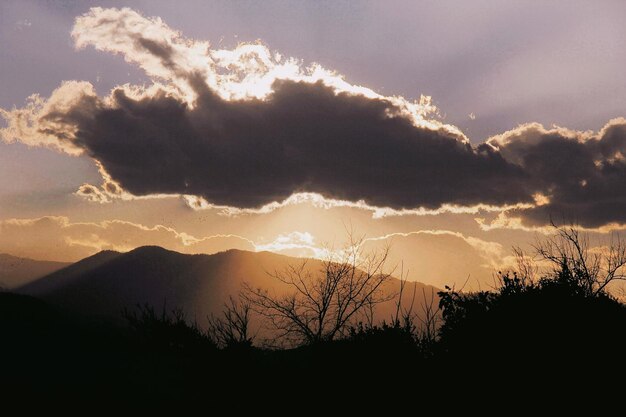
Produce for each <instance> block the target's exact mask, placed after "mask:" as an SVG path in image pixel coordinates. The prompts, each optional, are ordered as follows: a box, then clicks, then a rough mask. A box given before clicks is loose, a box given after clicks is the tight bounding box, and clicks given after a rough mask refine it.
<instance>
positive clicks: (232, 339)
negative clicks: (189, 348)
mask: <svg viewBox="0 0 626 417" xmlns="http://www.w3.org/2000/svg"><path fill="white" fill-rule="evenodd" d="M250 311H251V309H250V302H249V301H248V300H246V299H244V298H241V297H240V298H239V299H235V298H233V297H232V296H230V297H229V298H228V302H226V303H224V310H223V311H222V315H221V316H215V315H211V316H210V317H209V327H208V329H207V331H208V334H209V336H210V337H211V339H212V340H213V341H214V342H215V343H217V345H218V346H220V347H225V348H235V347H250V346H252V340H253V337H252V336H251V335H250Z"/></svg>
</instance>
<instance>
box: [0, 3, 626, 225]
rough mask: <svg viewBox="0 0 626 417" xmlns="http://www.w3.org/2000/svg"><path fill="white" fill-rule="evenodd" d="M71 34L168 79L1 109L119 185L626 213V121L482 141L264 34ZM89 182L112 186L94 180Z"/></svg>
mask: <svg viewBox="0 0 626 417" xmlns="http://www.w3.org/2000/svg"><path fill="white" fill-rule="evenodd" d="M120 22H121V23H120ZM124 22H126V23H124ZM73 36H74V37H75V40H76V42H77V45H78V46H86V45H93V46H95V47H96V48H97V49H101V50H105V51H109V52H113V53H121V54H123V55H124V56H125V58H126V60H127V61H129V62H133V63H136V64H138V65H140V66H141V67H142V68H143V69H144V70H145V71H146V72H147V73H148V74H149V75H150V76H152V77H153V78H155V79H157V80H159V82H163V83H164V84H156V83H155V85H153V86H151V87H148V88H134V87H129V86H123V87H119V88H116V89H115V90H113V92H112V93H111V95H110V96H108V97H105V98H100V97H98V96H97V95H96V94H95V92H94V91H93V87H91V86H90V85H89V84H88V83H78V82H70V83H66V84H65V85H64V86H63V87H61V88H60V89H59V90H57V91H56V92H55V93H54V94H53V96H52V97H51V98H50V99H49V100H48V101H47V102H45V103H35V104H33V106H31V107H28V108H25V109H17V110H14V111H11V112H6V111H5V112H3V115H4V116H5V117H6V118H7V119H9V129H7V130H5V132H4V134H3V136H4V137H5V139H6V138H7V137H8V138H9V140H11V139H15V138H19V139H20V140H22V141H25V142H27V143H30V144H39V145H41V144H44V145H48V146H57V147H60V148H62V149H65V150H66V151H72V152H76V151H83V152H86V153H87V154H89V155H90V156H92V157H93V158H94V159H96V160H97V161H98V162H99V163H100V164H101V167H102V170H103V174H104V175H105V177H107V181H106V182H107V183H110V185H109V186H106V187H105V188H104V189H103V190H104V192H105V193H112V192H114V193H117V194H119V193H121V192H122V191H121V190H120V189H119V187H122V188H123V189H124V190H126V191H129V192H130V193H132V194H135V195H149V194H187V195H196V196H201V197H203V198H204V199H206V200H207V201H208V202H210V203H213V204H216V205H227V206H234V207H238V208H255V207H259V206H262V205H264V204H267V203H271V202H273V201H278V200H284V199H286V198H287V197H289V196H290V195H291V194H293V193H296V192H314V193H319V194H321V195H323V196H325V197H329V198H335V199H342V200H349V201H358V200H363V201H365V202H366V203H367V204H369V205H371V206H378V207H391V208H394V209H403V208H408V209H410V208H416V207H428V208H437V207H440V206H441V205H443V204H452V205H461V206H468V205H475V204H479V203H483V204H489V205H505V204H516V203H526V204H529V203H530V204H532V203H533V202H534V201H535V200H537V201H538V202H542V203H543V204H541V205H537V206H536V207H535V208H532V209H525V210H524V211H522V212H521V214H520V215H521V216H523V217H525V218H526V220H527V221H530V222H542V223H545V222H546V221H547V219H548V218H549V216H550V215H554V216H563V217H566V218H571V219H573V220H577V221H579V222H581V223H583V224H585V225H600V224H606V223H608V222H626V193H625V192H624V191H626V162H625V158H624V155H625V154H626V149H625V143H626V121H625V120H623V119H622V120H616V121H613V122H611V123H610V124H609V125H607V127H605V128H604V129H603V130H602V131H601V132H600V133H598V134H597V135H594V134H591V133H580V132H571V131H567V130H565V129H552V130H546V129H544V128H543V127H542V126H540V125H536V124H532V125H526V126H521V127H519V128H517V129H515V130H513V131H510V132H506V133H504V134H503V135H500V136H498V137H495V138H492V139H490V140H489V141H488V142H487V143H483V144H480V145H478V146H472V145H471V144H470V143H469V142H468V141H467V140H466V138H465V137H464V136H463V135H462V134H461V133H460V132H459V131H458V130H456V129H455V128H453V127H450V126H445V125H443V124H441V123H438V122H428V121H426V120H424V119H423V118H422V117H421V116H422V115H421V114H419V112H418V111H416V110H412V109H413V107H411V106H412V105H413V103H409V102H408V101H406V100H404V99H402V98H399V97H383V96H380V95H377V94H376V93H374V92H372V91H371V90H367V91H365V90H366V89H363V88H361V87H355V86H351V85H349V84H347V83H346V82H345V81H343V80H342V79H341V78H340V77H338V76H336V75H333V74H332V73H329V72H324V70H323V69H320V68H317V69H315V68H314V69H313V70H306V71H305V70H302V69H300V68H299V67H298V66H297V65H296V64H294V62H293V61H280V60H277V59H275V58H274V55H273V54H272V53H271V52H269V50H268V49H267V48H265V47H264V46H262V45H258V44H255V45H240V46H238V47H237V48H236V49H234V50H232V51H224V50H222V51H212V50H210V49H209V48H208V44H205V43H197V42H194V41H191V40H186V39H183V38H181V36H180V34H179V33H177V32H175V31H172V30H171V29H169V28H168V27H167V26H166V25H165V24H164V23H163V22H162V21H160V20H158V19H148V18H144V17H143V16H141V15H139V14H137V13H136V12H134V11H132V10H129V9H122V10H118V9H99V8H95V9H92V10H91V11H90V12H89V13H88V14H86V15H84V16H82V17H79V18H78V19H77V23H76V26H75V28H74V31H73ZM294 68H295V69H294ZM314 70H317V72H318V73H321V74H322V75H320V76H314V75H311V74H314V73H315V71H314ZM277 74H278V75H277ZM280 74H283V75H280ZM284 74H287V75H284ZM281 77H282V78H281ZM250 85H254V86H255V88H257V87H258V88H260V89H261V90H263V88H265V87H267V91H265V92H263V93H261V94H258V91H257V90H255V89H250V88H249V87H250ZM264 86H265V87H264ZM243 90H245V94H240V95H238V94H239V93H240V92H241V91H243ZM238 97H243V98H238ZM24 120H29V121H28V123H26V125H24ZM0 133H1V132H0ZM42 138H43V139H42ZM109 176H110V178H109ZM118 184H119V186H118ZM105 185H106V184H105ZM107 187H109V188H110V187H113V188H115V189H114V190H110V189H108V188H107ZM79 194H81V195H84V196H85V197H87V198H90V199H92V200H101V199H102V198H100V197H101V196H104V197H105V198H106V195H104V194H103V192H101V191H99V190H98V189H97V188H95V187H92V186H84V187H82V188H81V190H80V191H79ZM539 195H541V196H543V197H541V198H537V197H538V196H539Z"/></svg>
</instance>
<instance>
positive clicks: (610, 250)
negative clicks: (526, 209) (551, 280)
mask: <svg viewBox="0 0 626 417" xmlns="http://www.w3.org/2000/svg"><path fill="white" fill-rule="evenodd" d="M553 226H554V227H555V228H556V232H557V233H556V234H555V235H554V236H552V237H549V238H546V239H545V240H543V241H541V242H539V243H537V244H536V245H535V249H536V251H537V254H538V255H539V256H540V257H541V258H543V259H544V260H547V261H549V262H550V263H552V264H553V265H554V269H555V272H557V273H561V274H563V273H566V274H569V276H570V277H571V278H572V279H574V280H575V282H576V284H577V285H579V286H580V287H581V288H582V289H583V291H584V292H585V294H586V295H589V296H594V295H598V294H600V293H602V292H605V291H606V289H607V286H608V285H609V284H611V283H612V282H616V281H625V280H626V245H625V244H624V241H623V240H622V239H621V238H620V237H619V236H617V235H613V236H612V237H611V241H610V242H609V244H608V246H607V247H601V248H593V250H592V249H591V248H590V246H589V238H588V236H586V235H584V234H582V233H581V231H580V229H579V228H577V227H575V226H569V227H557V226H556V225H555V224H553Z"/></svg>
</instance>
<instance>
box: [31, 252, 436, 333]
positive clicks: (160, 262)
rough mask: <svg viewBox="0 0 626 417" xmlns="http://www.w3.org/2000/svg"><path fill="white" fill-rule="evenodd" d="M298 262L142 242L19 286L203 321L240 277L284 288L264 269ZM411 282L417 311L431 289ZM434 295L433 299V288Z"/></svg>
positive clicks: (99, 309)
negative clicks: (197, 252)
mask: <svg viewBox="0 0 626 417" xmlns="http://www.w3.org/2000/svg"><path fill="white" fill-rule="evenodd" d="M302 262H303V260H302V259H298V258H292V257H288V256H283V255H278V254H274V253H270V252H248V251H241V250H234V249H233V250H229V251H226V252H220V253H217V254H213V255H186V254H181V253H178V252H173V251H169V250H166V249H163V248H161V247H157V246H144V247H140V248H137V249H135V250H133V251H130V252H127V253H119V252H112V251H105V252H100V253H98V254H96V255H94V256H91V257H89V258H86V259H83V260H82V261H79V262H77V263H75V264H73V265H71V266H69V267H67V268H64V269H62V270H60V271H57V272H54V273H52V274H50V275H48V276H46V277H44V278H41V279H39V280H37V281H36V282H33V283H31V284H29V285H26V286H24V287H22V288H20V289H19V292H20V293H23V294H28V295H33V296H36V297H40V298H42V299H44V300H46V301H48V302H50V303H51V304H53V305H58V306H62V307H64V308H67V309H70V310H74V311H78V312H80V313H85V314H92V315H98V316H106V317H116V318H119V317H120V313H121V311H122V310H123V309H124V308H128V307H131V308H132V307H134V306H135V305H137V304H149V305H152V306H154V307H156V308H157V309H161V307H162V306H163V305H164V304H165V305H166V307H167V309H171V308H175V307H176V308H181V309H182V310H183V311H184V312H185V313H186V314H187V316H188V317H189V318H191V319H192V320H193V319H194V318H195V319H196V320H197V322H198V324H199V325H200V326H204V324H205V323H206V317H207V315H210V314H211V313H220V312H221V310H222V306H223V303H224V302H225V301H226V300H227V299H228V296H230V295H237V294H238V292H239V290H240V289H241V286H242V284H243V283H244V282H247V283H249V284H250V285H251V286H253V287H260V288H264V289H268V290H271V291H276V292H281V291H284V289H285V286H284V284H280V283H279V282H278V281H277V280H276V279H275V278H273V277H272V276H270V275H269V273H272V272H274V271H281V270H283V269H285V268H286V267H287V266H289V265H294V264H299V263H302ZM306 268H307V269H310V270H311V271H312V272H317V271H319V270H321V269H322V262H321V261H319V260H314V259H309V260H307V261H306ZM414 285H415V286H417V288H416V289H417V291H416V302H415V311H416V312H420V311H421V306H422V303H423V302H424V293H425V294H426V295H427V299H428V301H430V300H431V294H432V293H436V291H437V289H435V288H434V287H430V286H426V285H424V284H421V283H410V284H409V285H408V286H407V289H406V290H405V297H409V296H412V294H413V286H414ZM398 289H399V281H398V280H396V279H393V280H392V281H390V282H389V283H388V284H387V285H386V287H385V289H384V290H385V291H386V292H387V293H389V294H394V293H396V292H397V291H398ZM422 289H423V290H424V291H422ZM434 297H435V301H434V302H435V305H436V303H437V301H438V299H437V296H436V294H435V296H434ZM407 303H408V301H407ZM394 311H395V305H394V301H389V302H386V303H384V305H381V306H379V308H378V309H377V314H376V317H377V318H378V319H380V320H382V319H389V318H390V317H391V315H392V314H393V312H394Z"/></svg>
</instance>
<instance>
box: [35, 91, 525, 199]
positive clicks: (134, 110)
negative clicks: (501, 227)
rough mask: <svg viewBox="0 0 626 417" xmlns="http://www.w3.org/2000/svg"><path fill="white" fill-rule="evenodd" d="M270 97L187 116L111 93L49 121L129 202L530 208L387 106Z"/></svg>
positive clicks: (506, 177) (459, 150) (438, 133)
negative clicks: (309, 201) (297, 196)
mask: <svg viewBox="0 0 626 417" xmlns="http://www.w3.org/2000/svg"><path fill="white" fill-rule="evenodd" d="M273 90H274V91H273V93H272V94H271V95H270V96H269V97H267V98H266V99H264V100H257V99H249V100H240V101H226V100H223V99H221V98H220V97H218V96H217V95H216V94H214V93H213V92H212V91H210V90H209V89H208V88H206V87H205V88H204V89H203V90H202V91H197V93H198V99H197V100H196V102H195V104H194V106H193V107H191V106H188V105H187V104H186V103H185V102H183V101H181V100H180V99H177V98H175V97H173V96H171V95H167V94H165V93H164V92H158V93H155V94H154V95H150V96H146V97H143V98H140V99H134V98H131V97H129V96H128V95H127V94H126V92H125V91H124V90H123V89H118V90H117V91H115V92H114V93H113V94H112V99H113V103H111V104H110V105H108V106H105V105H103V104H102V103H97V102H94V100H93V97H91V96H86V97H85V98H84V100H79V101H77V102H76V105H75V107H74V108H72V109H69V110H67V111H66V112H65V114H60V113H57V112H53V113H51V114H49V115H48V116H46V117H48V118H54V120H55V121H57V122H59V121H62V123H61V124H62V125H63V126H64V129H65V128H66V126H68V125H72V126H74V128H75V134H74V136H75V137H74V138H73V139H72V143H73V144H74V145H75V146H79V147H80V148H82V149H84V150H85V151H86V152H87V153H88V154H89V155H91V156H92V157H93V158H95V159H97V160H98V161H100V163H101V164H102V166H103V167H104V169H105V170H106V171H107V172H108V173H109V174H110V175H111V177H112V179H113V180H115V181H117V182H118V183H119V184H120V185H121V186H122V187H123V188H124V189H126V190H128V191H130V192H131V193H133V194H136V195H146V194H153V193H181V194H194V195H199V196H202V197H204V198H205V199H206V200H208V201H209V202H211V203H215V204H220V205H229V206H236V207H240V208H242V207H243V208H251V207H257V206H260V205H263V204H266V203H270V202H272V201H276V200H282V199H285V198H287V197H288V196H290V195H291V194H292V193H294V192H298V191H306V192H317V193H320V194H322V195H324V196H326V197H332V198H338V199H346V200H351V201H356V200H361V199H363V200H365V201H366V202H367V203H368V204H371V205H376V206H390V207H392V208H413V207H417V206H426V207H438V206H440V205H441V204H444V203H453V204H461V205H471V204H477V203H481V202H488V203H493V204H504V203H514V202H519V201H529V200H530V199H531V197H530V194H529V190H527V189H525V187H524V184H525V181H524V177H525V174H524V172H523V171H522V170H520V169H518V168H517V167H516V166H514V165H512V164H509V163H507V162H506V161H505V160H504V159H503V158H502V157H501V156H500V155H499V154H498V153H497V152H494V151H493V150H491V149H490V148H488V147H486V146H482V147H479V148H478V149H474V148H473V147H472V146H471V145H470V144H468V143H464V142H462V140H461V138H459V137H457V135H455V134H454V133H451V132H449V131H447V130H446V129H443V128H442V129H440V130H431V129H428V128H420V127H415V125H414V124H413V123H412V122H411V120H409V119H408V118H407V117H405V116H403V115H401V114H399V113H400V109H398V108H397V107H396V106H394V105H393V104H392V103H390V102H389V101H387V100H385V99H370V98H366V97H363V96H358V95H351V94H347V93H336V92H335V91H334V90H333V89H332V88H330V87H327V86H325V85H323V84H322V83H316V84H309V83H304V82H293V81H277V82H276V83H275V85H274V87H273ZM87 109H89V110H88V111H87ZM48 133H50V132H48Z"/></svg>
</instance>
